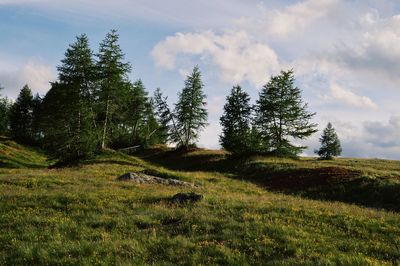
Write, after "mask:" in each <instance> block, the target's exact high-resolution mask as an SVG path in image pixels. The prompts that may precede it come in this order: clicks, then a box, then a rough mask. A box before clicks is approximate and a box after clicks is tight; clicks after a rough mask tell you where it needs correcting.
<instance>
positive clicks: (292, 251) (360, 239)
mask: <svg viewBox="0 0 400 266" xmlns="http://www.w3.org/2000/svg"><path fill="white" fill-rule="evenodd" d="M204 154H206V155H208V156H213V152H212V151H196V152H194V153H191V154H187V155H185V156H188V157H191V159H190V160H191V161H190V162H191V164H190V165H189V166H190V167H191V168H190V167H188V168H186V169H182V170H179V169H176V168H177V167H173V168H174V170H172V169H169V167H168V166H167V165H164V166H161V164H154V163H153V162H151V160H147V159H146V160H143V159H139V158H136V157H130V156H127V155H123V154H120V153H115V152H112V151H110V152H107V153H106V154H103V155H102V156H100V157H97V158H95V159H93V160H91V161H88V162H86V163H84V164H82V165H81V166H79V167H72V168H63V169H45V168H43V169H32V168H31V169H6V168H3V169H0V264H4V265H15V264H25V265H37V264H47V265H57V264H58V265H60V264H86V265H96V264H120V265H142V264H162V265H177V264H183V265H205V264H211V265H248V264H253V265H254V264H259V265H260V264H261V265H266V264H267V265H268V264H270V265H299V264H306V265H315V264H319V265H336V264H342V265H385V264H386V265H393V264H395V263H398V262H399V258H400V250H399V247H400V215H399V214H398V213H394V212H389V211H384V210H377V209H372V208H365V207H359V206H355V205H352V204H346V203H340V202H335V201H317V200H308V199H304V198H301V197H299V196H291V195H284V194H279V193H275V192H271V191H269V190H266V189H265V188H263V187H260V186H259V185H258V184H257V183H256V182H252V181H251V180H245V178H244V177H242V178H238V177H237V176H236V174H235V173H234V172H233V171H231V170H230V169H228V168H221V170H220V171H218V169H217V167H214V165H208V162H207V161H204V157H201V155H203V156H204ZM221 156H222V157H223V156H224V154H223V153H222V152H218V153H216V156H214V157H212V158H211V160H219V159H220V158H222V157H221ZM194 160H198V161H199V162H198V163H201V160H203V161H202V164H203V166H204V167H206V166H207V165H208V167H209V168H208V169H207V168H205V169H204V170H198V169H197V168H199V167H197V166H196V165H195V162H194ZM341 161H342V160H341V159H340V160H337V161H336V160H335V161H334V162H319V161H315V162H314V161H313V160H312V159H302V160H300V161H295V160H287V159H276V158H275V159H273V158H261V157H260V158H253V159H252V160H251V161H250V165H253V166H254V164H257V163H264V164H270V163H272V162H273V163H274V164H277V165H278V164H282V165H287V166H288V167H306V165H309V164H313V165H312V166H308V167H317V168H318V167H321V166H325V165H328V164H331V163H332V164H333V163H339V164H341V163H343V164H349V166H348V167H357V164H356V163H355V162H349V161H347V162H346V161H345V160H343V162H341ZM184 162H185V160H183V159H181V163H184ZM388 163H389V164H391V162H388ZM177 164H179V162H177ZM314 164H315V165H314ZM350 164H354V165H350ZM366 164H368V165H370V167H371V168H374V165H373V163H372V162H366ZM211 166H212V167H211ZM223 166H226V165H225V164H223ZM343 167H347V166H345V165H343ZM376 167H377V168H379V169H381V168H380V166H378V165H377V166H376ZM282 168H283V167H282ZM267 169H268V168H267ZM382 170H383V169H382ZM128 171H145V172H150V173H152V174H154V175H159V176H162V177H173V178H178V179H182V180H186V181H189V182H192V183H195V184H197V187H195V188H189V189H188V188H181V187H172V186H163V185H139V184H135V183H130V182H118V181H116V178H117V177H118V176H119V175H121V174H123V173H125V172H128ZM390 171H394V172H395V171H397V169H396V166H395V164H393V169H391V170H390ZM381 173H384V172H380V173H379V174H381ZM192 190H193V191H195V192H197V193H201V194H203V195H204V200H202V201H200V202H198V203H196V204H186V205H176V204H171V203H170V202H169V201H168V198H169V197H171V196H172V195H174V194H175V193H178V192H182V191H184V192H188V191H192Z"/></svg>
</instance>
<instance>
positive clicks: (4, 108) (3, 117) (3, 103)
mask: <svg viewBox="0 0 400 266" xmlns="http://www.w3.org/2000/svg"><path fill="white" fill-rule="evenodd" d="M2 90H3V87H2V86H1V85H0V92H1V91H2ZM0 96H1V94H0ZM11 106H12V104H11V101H10V100H8V98H7V97H5V98H0V134H4V133H7V131H8V130H9V122H10V121H9V117H10V109H11Z"/></svg>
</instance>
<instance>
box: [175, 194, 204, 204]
mask: <svg viewBox="0 0 400 266" xmlns="http://www.w3.org/2000/svg"><path fill="white" fill-rule="evenodd" d="M202 199H203V195H201V194H197V193H194V192H190V193H178V194H175V195H174V196H172V198H171V201H172V202H176V203H194V202H197V201H200V200H202Z"/></svg>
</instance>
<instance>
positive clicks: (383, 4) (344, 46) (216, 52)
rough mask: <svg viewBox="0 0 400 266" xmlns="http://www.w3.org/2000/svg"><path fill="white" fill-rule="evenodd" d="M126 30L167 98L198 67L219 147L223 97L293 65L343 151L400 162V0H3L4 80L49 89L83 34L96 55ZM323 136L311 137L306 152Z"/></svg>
mask: <svg viewBox="0 0 400 266" xmlns="http://www.w3.org/2000/svg"><path fill="white" fill-rule="evenodd" d="M113 28H115V29H118V31H119V34H120V43H121V46H122V48H123V50H124V52H125V54H126V59H127V61H130V62H131V63H132V65H133V73H132V74H131V79H132V80H136V79H138V78H141V79H142V80H143V82H144V83H145V85H146V87H147V88H148V90H149V91H150V92H152V91H153V90H154V89H155V88H157V87H160V88H161V89H162V91H163V92H164V93H165V94H166V95H168V96H169V98H170V100H171V102H173V101H174V100H175V99H176V95H177V92H178V91H179V90H180V89H181V88H182V86H183V81H184V78H185V74H186V73H188V71H190V70H191V68H192V67H193V66H194V65H196V64H197V65H199V66H200V68H201V70H202V73H203V79H204V83H205V85H206V86H205V91H206V94H207V95H208V103H209V104H208V108H209V112H210V121H209V123H210V125H209V126H208V127H207V128H206V130H204V132H203V134H202V136H201V139H200V145H201V146H203V147H208V148H218V134H219V132H220V127H219V121H218V120H219V117H220V115H221V112H222V106H223V104H224V100H225V97H226V95H227V94H228V93H229V91H230V89H231V87H232V86H233V85H235V84H240V85H242V87H243V88H245V90H246V91H248V92H249V93H250V95H251V96H252V99H253V101H254V100H255V99H256V97H257V94H258V91H259V89H260V88H261V86H262V85H263V84H265V82H266V81H267V80H268V78H269V77H270V76H271V75H274V74H277V73H278V72H279V71H280V70H281V69H289V68H293V69H294V71H295V75H296V78H297V80H296V83H297V85H298V86H299V87H300V88H301V89H302V91H303V95H304V99H305V101H307V102H308V103H309V107H310V110H312V111H315V112H317V116H316V117H315V122H317V123H319V124H320V129H323V127H324V126H325V125H326V124H327V123H328V121H331V122H332V123H333V125H334V127H335V128H336V129H337V132H338V134H339V137H340V138H341V140H342V144H343V151H344V152H343V155H344V156H349V157H350V156H351V157H354V156H357V157H379V158H393V159H400V106H399V100H400V90H399V84H400V75H399V73H400V64H399V62H400V4H399V1H396V0H379V1H378V0H300V1H295V0H291V1H289V0H287V1H278V0H272V1H267V0H265V1H261V0H249V1H243V0H214V1H212V0H203V1H184V0H169V1H161V0H159V1H156V0H147V1H145V0H131V1H129V0H114V1H95V0H86V1H78V0H69V1H66V0H58V1H56V0H0V34H1V35H0V36H1V40H0V84H2V86H3V87H5V90H4V91H3V94H5V95H7V96H8V97H10V98H15V97H16V95H17V94H18V92H19V90H20V89H21V88H22V86H23V85H24V84H25V83H28V84H29V85H30V87H31V88H32V89H33V91H34V92H38V93H41V94H44V93H45V92H46V91H47V90H48V89H49V81H53V80H55V79H56V66H57V65H58V64H59V62H60V60H61V59H62V58H63V56H64V52H65V50H66V48H67V47H68V44H70V43H71V42H73V41H74V38H75V36H76V35H79V34H81V33H86V34H88V36H89V38H90V41H91V45H92V48H93V50H94V51H96V50H97V46H98V43H99V42H100V41H101V40H102V39H103V38H104V36H105V35H106V33H107V32H108V31H109V30H110V29H113ZM319 135H320V133H317V134H315V135H314V136H313V137H312V138H310V139H309V140H307V141H305V142H304V144H306V145H309V147H310V148H309V149H308V150H307V151H306V154H307V155H312V154H313V150H314V149H315V148H317V147H318V145H319V144H318V137H319Z"/></svg>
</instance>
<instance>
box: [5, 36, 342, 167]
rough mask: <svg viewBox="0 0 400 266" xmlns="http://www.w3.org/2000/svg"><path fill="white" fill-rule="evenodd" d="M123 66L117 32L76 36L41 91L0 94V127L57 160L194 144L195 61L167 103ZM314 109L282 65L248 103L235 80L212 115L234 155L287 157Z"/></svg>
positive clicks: (309, 126) (198, 109)
mask: <svg viewBox="0 0 400 266" xmlns="http://www.w3.org/2000/svg"><path fill="white" fill-rule="evenodd" d="M131 71H132V65H131V64H130V63H129V62H126V61H125V55H124V53H123V51H122V49H121V47H120V45H119V35H118V33H117V31H115V30H112V31H110V32H109V33H108V34H107V35H106V37H105V38H104V40H103V41H102V42H101V43H100V44H99V49H98V52H97V53H94V52H93V51H92V50H91V48H90V45H89V39H88V37H87V35H85V34H83V35H80V36H77V37H76V40H75V42H74V43H72V44H70V45H69V47H68V48H67V50H66V52H65V55H64V58H63V59H62V60H61V64H60V65H59V66H57V72H58V78H57V80H56V81H54V82H51V88H50V90H49V91H48V92H47V93H46V95H44V96H43V97H41V96H39V95H35V96H33V95H32V92H31V90H30V88H29V86H28V85H25V86H24V87H23V88H22V90H21V91H20V93H19V96H18V98H17V99H16V101H15V102H14V103H12V102H11V101H9V100H8V99H7V98H1V99H0V133H3V134H5V133H7V132H8V133H9V134H11V136H12V137H13V138H14V139H15V140H17V141H19V142H22V143H25V144H29V145H35V146H40V147H41V148H43V149H44V150H46V151H47V152H48V153H49V154H50V155H51V156H52V158H54V159H57V160H59V161H60V162H74V161H79V160H81V159H85V158H89V157H91V156H92V155H94V154H96V153H98V152H101V151H102V150H104V149H107V148H112V149H119V148H126V147H140V148H146V147H149V146H152V145H155V144H167V143H173V144H175V145H176V148H178V149H184V150H188V149H190V148H191V147H195V146H196V142H197V140H198V138H199V134H200V133H201V131H202V129H204V128H205V127H206V126H207V118H208V112H207V109H206V106H207V102H206V95H205V94H204V84H203V82H202V76H201V71H200V69H199V67H197V66H195V67H194V68H193V71H192V72H191V73H190V74H189V75H188V76H187V77H186V80H185V82H184V86H183V89H182V90H181V91H180V92H179V94H178V100H177V102H176V103H175V104H174V105H173V107H170V106H169V104H168V101H167V100H168V98H167V97H166V96H164V95H163V94H162V92H161V90H160V89H156V90H155V92H154V94H153V95H152V96H149V93H148V91H147V90H146V88H145V86H144V84H143V82H142V81H141V80H140V79H139V80H137V81H135V82H132V81H130V80H129V77H128V75H129V74H130V73H131ZM0 90H1V87H0ZM314 115H315V113H312V112H310V111H308V106H307V104H306V103H304V102H303V101H302V98H301V91H300V89H299V88H297V87H296V86H294V74H293V71H292V70H289V71H282V72H281V73H280V74H279V75H276V76H273V77H271V79H270V81H269V82H268V83H267V84H266V85H265V86H264V87H263V88H262V90H261V92H260V93H259V99H258V100H257V101H256V104H255V105H254V106H251V105H250V97H249V95H248V94H247V93H246V92H245V91H244V90H242V88H241V87H240V86H239V85H237V86H234V87H233V88H232V90H231V93H230V95H229V96H228V97H227V99H226V104H225V106H224V113H223V115H222V117H221V119H220V121H221V125H222V128H223V130H222V134H221V135H220V143H221V146H222V147H223V148H224V149H225V150H227V151H229V152H230V153H231V154H232V155H235V156H245V155H250V154H272V155H278V156H291V157H295V156H298V155H299V154H300V153H301V152H302V151H303V150H304V149H305V148H306V147H303V146H299V145H295V144H294V142H295V141H297V140H303V139H305V138H307V137H309V136H310V135H312V134H314V133H315V132H317V129H316V127H317V125H316V124H314V123H312V122H311V119H312V118H313V117H314ZM324 135H325V137H321V143H322V146H321V149H320V150H319V151H316V152H317V153H318V154H319V155H320V156H321V158H326V159H329V158H332V157H333V156H336V155H339V154H340V152H339V150H340V142H339V139H338V138H337V135H336V133H335V132H334V129H333V128H332V126H331V124H329V125H328V127H327V129H326V130H325V131H324V134H323V136H324ZM324 143H325V144H324ZM332 143H333V144H332ZM324 145H325V146H324Z"/></svg>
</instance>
